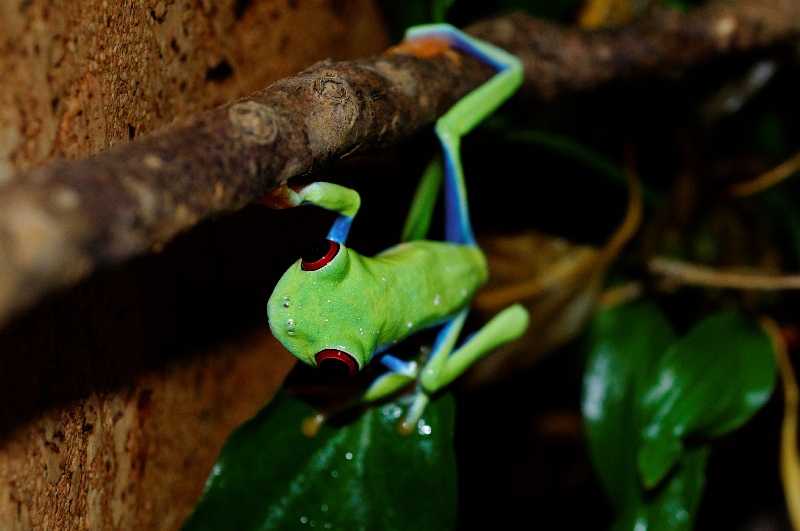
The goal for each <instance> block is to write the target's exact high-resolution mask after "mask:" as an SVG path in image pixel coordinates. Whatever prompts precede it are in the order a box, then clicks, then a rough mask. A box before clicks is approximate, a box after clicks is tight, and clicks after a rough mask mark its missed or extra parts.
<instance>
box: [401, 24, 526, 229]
mask: <svg viewBox="0 0 800 531" xmlns="http://www.w3.org/2000/svg"><path fill="white" fill-rule="evenodd" d="M431 37H433V38H437V39H441V40H443V41H445V42H446V43H447V44H448V45H449V46H450V47H452V48H454V49H457V50H459V51H461V52H464V53H467V54H469V55H472V56H473V57H475V58H477V59H479V60H481V61H484V62H486V63H488V64H489V65H491V66H492V67H493V68H495V69H497V70H498V73H497V74H495V75H494V77H492V78H491V79H490V80H489V81H487V82H486V83H484V84H483V85H481V86H480V87H478V88H477V89H475V90H474V91H472V92H470V93H469V94H467V95H466V96H464V97H463V98H461V99H460V100H459V101H458V102H456V104H455V105H453V107H451V108H450V110H449V111H447V113H445V114H444V116H442V117H441V118H439V120H438V121H437V122H436V134H437V136H438V137H439V140H440V142H441V144H442V149H443V151H444V160H445V216H446V226H445V237H446V239H447V241H451V242H454V243H460V244H464V245H476V243H475V237H474V235H473V232H472V224H471V222H470V217H469V209H468V206H467V193H466V186H465V185H464V171H463V168H462V166H461V156H460V144H461V137H462V136H463V135H465V134H467V133H468V132H470V131H471V130H472V129H474V128H475V126H477V125H478V124H479V123H480V122H482V121H483V120H484V118H486V117H487V116H489V115H490V114H491V113H493V112H494V111H495V110H496V109H497V108H498V107H499V106H500V105H501V104H502V103H503V102H504V101H506V100H507V99H508V98H509V97H510V96H511V95H512V94H513V93H514V92H515V91H516V90H517V88H518V87H519V85H520V84H521V83H522V64H521V63H520V62H519V60H518V59H517V58H516V57H514V56H513V55H511V54H510V53H508V52H506V51H505V50H502V49H501V48H498V47H496V46H493V45H491V44H488V43H485V42H483V41H479V40H477V39H474V38H472V37H470V36H469V35H467V34H465V33H462V32H461V31H459V30H457V29H456V28H454V27H453V26H450V25H448V24H434V25H429V26H419V27H415V28H411V29H410V30H409V31H408V32H407V33H406V39H408V40H413V39H417V38H431Z"/></svg>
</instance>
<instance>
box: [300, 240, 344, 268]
mask: <svg viewBox="0 0 800 531" xmlns="http://www.w3.org/2000/svg"><path fill="white" fill-rule="evenodd" d="M338 252H339V244H338V243H336V242H334V241H331V240H319V241H318V242H315V243H313V244H312V245H311V246H310V247H309V248H308V249H306V252H304V253H303V256H302V260H301V262H300V267H301V268H302V270H303V271H316V270H317V269H320V268H322V267H325V266H326V265H328V264H329V263H330V262H331V260H333V257H334V256H336V253H338Z"/></svg>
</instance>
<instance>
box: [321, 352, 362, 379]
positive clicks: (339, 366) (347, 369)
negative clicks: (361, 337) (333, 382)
mask: <svg viewBox="0 0 800 531" xmlns="http://www.w3.org/2000/svg"><path fill="white" fill-rule="evenodd" d="M314 359H315V360H317V366H318V367H319V368H320V370H322V371H325V372H326V373H327V374H328V375H330V376H332V377H334V378H338V379H342V378H347V377H348V376H353V375H354V374H355V373H357V372H358V369H359V366H358V362H357V361H356V359H355V358H354V357H353V356H351V355H350V354H348V353H347V352H342V351H341V350H336V349H332V348H329V349H325V350H321V351H319V352H317V355H316V356H314Z"/></svg>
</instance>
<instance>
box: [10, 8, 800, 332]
mask: <svg viewBox="0 0 800 531" xmlns="http://www.w3.org/2000/svg"><path fill="white" fill-rule="evenodd" d="M798 21H800V2H797V1H796V0H769V1H767V0H741V1H738V2H735V3H730V4H724V5H713V6H710V7H707V8H703V9H698V10H696V11H694V12H691V13H689V14H678V13H676V12H663V13H660V14H658V15H657V16H655V17H654V18H653V19H652V20H649V21H647V22H646V23H643V24H640V25H637V26H633V27H630V28H624V29H621V30H615V31H599V32H582V31H580V30H578V29H575V28H567V27H563V26H558V25H554V24H551V23H547V22H543V21H540V20H536V19H533V18H530V17H528V16H525V15H522V14H512V15H509V16H506V17H501V18H497V19H493V20H489V21H486V22H482V23H479V24H476V25H474V26H471V27H469V28H467V31H468V32H469V33H471V34H472V35H475V36H477V37H479V38H482V39H485V40H487V41H489V42H493V43H495V44H497V45H499V46H501V47H504V48H506V49H508V50H509V51H511V52H512V53H514V54H516V55H518V56H519V57H520V58H521V59H522V60H523V63H524V65H525V73H526V76H525V86H524V92H523V94H526V95H528V96H535V97H540V98H549V97H552V96H554V95H556V94H558V93H560V92H563V91H574V90H585V89H590V88H593V87H597V86H599V85H601V84H603V83H607V82H608V81H610V80H614V79H625V78H631V77H636V76H641V75H650V74H658V73H663V72H665V71H674V70H675V69H679V68H685V67H687V66H690V65H695V64H698V63H700V62H702V61H704V60H706V59H708V58H710V57H713V56H715V55H719V54H722V53H727V52H730V51H735V50H745V49H753V48H756V47H762V46H767V45H771V44H775V43H778V42H781V41H785V40H787V39H789V38H792V37H796V36H797V34H798V32H799V31H800V22H798ZM490 75H491V72H490V71H489V70H488V69H487V68H486V67H485V66H483V65H481V64H479V63H478V62H476V61H474V60H472V59H471V58H469V57H461V58H460V60H458V61H454V60H452V59H451V58H450V56H448V55H443V56H438V57H433V58H428V59H420V58H416V57H413V56H411V55H403V54H389V55H382V56H379V57H375V58H370V59H364V60H359V61H348V62H339V63H330V62H324V63H319V64H317V65H314V66H313V67H311V68H310V69H308V70H306V71H304V72H301V73H300V74H298V75H297V76H296V77H293V78H286V79H283V80H281V81H278V82H277V83H275V84H273V85H271V86H270V87H268V88H266V89H264V90H262V91H259V92H256V93H255V94H253V95H251V96H249V97H247V98H243V99H241V100H238V101H236V102H232V103H229V104H226V105H223V106H221V107H218V108H215V109H212V110H209V111H206V112H202V113H199V114H196V115H193V116H190V117H188V118H186V119H184V120H182V121H180V122H178V123H176V124H174V125H172V126H170V127H168V128H165V129H164V130H163V131H161V132H158V133H156V134H153V135H150V136H148V137H145V138H143V139H139V140H135V141H133V142H130V143H128V144H125V145H121V146H118V147H116V148H112V149H109V150H107V151H105V152H102V153H100V154H98V155H95V156H94V157H91V158H88V159H84V160H74V161H58V162H55V163H54V164H52V165H49V166H46V167H42V168H38V169H35V170H32V171H30V172H26V173H23V174H20V175H18V176H17V177H16V178H15V179H13V180H12V181H11V182H10V183H8V184H6V185H5V186H3V187H2V188H0V326H1V325H3V324H5V323H6V322H7V321H8V319H10V318H11V317H13V316H14V315H16V314H18V313H19V312H21V311H23V310H24V309H26V308H28V307H30V306H31V305H33V304H35V303H36V302H37V301H38V300H39V299H41V298H42V297H43V296H44V295H46V294H48V293H50V292H52V291H55V290H57V289H60V288H62V287H65V286H68V285H70V284H73V283H75V282H76V281H78V280H80V279H82V278H84V277H85V276H86V275H88V274H89V273H90V272H91V271H93V270H95V269H96V268H98V267H105V266H109V265H113V264H116V263H120V262H122V261H124V260H126V259H128V258H131V257H133V256H136V255H139V254H143V253H146V252H149V251H151V250H153V249H156V250H157V249H158V248H159V247H160V246H163V244H164V243H166V242H167V241H169V240H170V239H171V238H173V237H174V236H175V235H177V234H178V233H180V232H181V231H184V230H186V229H188V228H190V227H191V226H193V225H194V224H196V223H198V222H199V221H201V220H203V219H207V218H209V217H211V216H214V215H216V214H219V213H223V212H226V211H232V210H235V209H238V208H241V207H242V206H244V205H246V204H248V203H249V202H251V201H253V200H254V199H257V198H258V197H260V196H262V195H263V194H265V193H266V192H268V191H269V190H271V189H272V188H274V187H276V186H278V185H280V184H281V183H283V182H286V181H287V180H288V179H289V178H291V177H294V176H299V175H303V174H307V173H310V172H312V171H314V170H315V169H318V168H320V167H321V166H323V165H326V164H329V163H332V162H335V161H337V160H340V159H342V158H345V157H347V156H351V155H354V154H358V153H365V152H369V151H377V150H381V149H387V148H389V147H391V146H393V145H396V144H397V143H398V142H400V141H402V140H403V139H406V138H408V137H410V136H412V135H414V134H415V133H417V132H419V131H420V130H422V129H424V128H426V127H428V126H430V125H431V124H432V123H433V122H434V121H435V120H436V118H437V117H438V116H440V115H441V114H442V113H443V112H444V111H445V110H446V109H447V108H448V107H450V106H451V105H452V104H453V103H454V102H455V101H457V100H458V99H459V98H460V97H461V96H463V95H464V94H466V93H468V92H470V91H471V90H473V89H474V88H475V87H477V86H478V85H480V84H481V83H483V82H484V81H485V80H486V79H488V78H489V76H490Z"/></svg>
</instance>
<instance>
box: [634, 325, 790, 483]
mask: <svg viewBox="0 0 800 531" xmlns="http://www.w3.org/2000/svg"><path fill="white" fill-rule="evenodd" d="M775 377H776V363H775V357H774V355H773V352H772V345H771V343H770V341H769V338H768V337H767V335H766V333H764V331H763V330H762V329H761V328H760V327H759V326H758V324H757V323H755V322H753V321H752V320H750V319H748V318H746V317H744V316H742V315H738V314H730V313H725V314H718V315H714V316H711V317H709V318H707V319H705V320H703V321H702V322H700V323H699V324H698V325H696V326H695V327H694V328H692V329H691V330H690V331H689V333H688V334H687V335H686V336H685V337H683V338H682V339H681V340H680V341H678V342H676V343H675V344H673V345H672V346H671V347H670V348H669V349H668V350H667V353H666V354H665V356H664V357H663V358H662V359H661V360H660V362H659V364H658V366H657V369H656V372H655V374H654V379H653V380H652V381H651V384H650V386H649V389H648V390H647V392H646V393H645V394H644V396H643V398H642V407H643V411H644V414H645V416H646V422H645V424H644V429H643V432H642V435H643V441H642V446H641V448H640V450H639V470H640V473H641V474H642V478H643V480H644V483H645V485H646V486H648V487H653V486H655V485H657V484H658V483H659V482H661V481H662V480H663V478H664V477H665V476H666V475H667V474H668V473H669V472H670V470H672V468H673V467H674V465H675V464H676V463H677V462H678V461H679V460H680V459H681V457H682V456H683V454H684V446H685V442H686V441H687V440H689V441H691V442H692V443H694V444H700V443H704V442H707V441H709V440H710V439H712V438H714V437H718V436H720V435H723V434H725V433H727V432H729V431H731V430H733V429H735V428H737V427H739V426H741V425H742V424H744V423H745V422H746V421H747V420H748V419H749V418H750V417H751V416H752V415H753V414H754V413H755V412H756V411H758V409H760V408H761V406H763V405H764V403H765V402H766V401H767V400H768V399H769V397H770V395H771V394H772V390H773V388H774V385H775Z"/></svg>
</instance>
